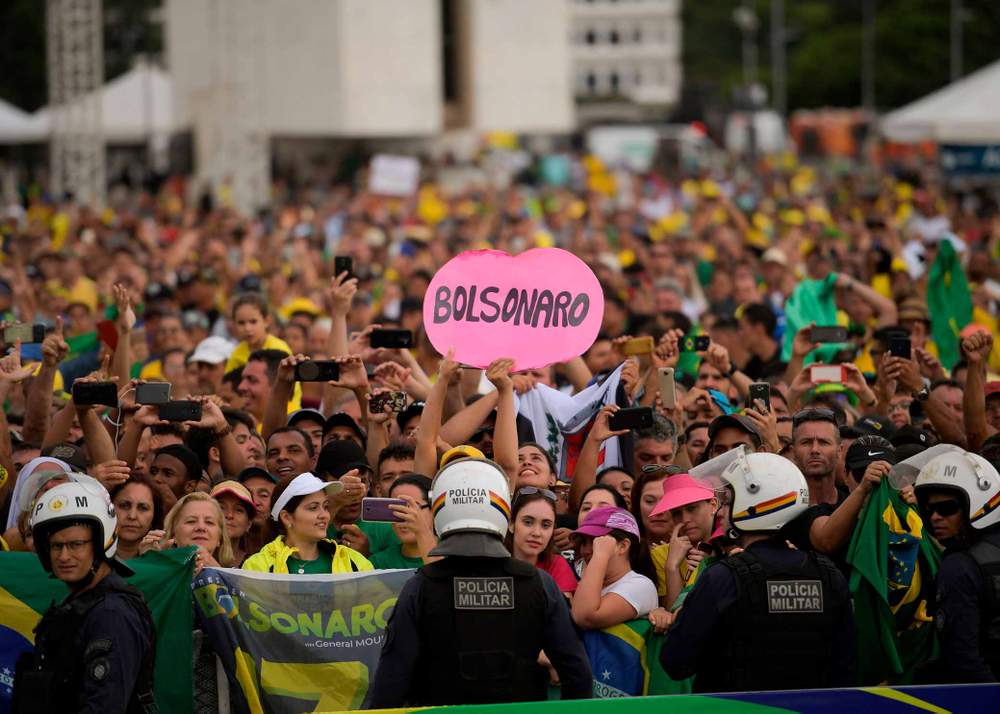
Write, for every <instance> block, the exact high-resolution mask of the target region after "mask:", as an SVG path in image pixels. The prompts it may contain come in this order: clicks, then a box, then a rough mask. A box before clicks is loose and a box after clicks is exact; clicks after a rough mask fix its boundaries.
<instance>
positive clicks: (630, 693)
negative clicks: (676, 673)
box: [583, 618, 691, 699]
mask: <svg viewBox="0 0 1000 714" xmlns="http://www.w3.org/2000/svg"><path fill="white" fill-rule="evenodd" d="M664 639H665V638H664V636H663V635H657V634H655V633H654V632H653V626H652V625H651V624H650V623H649V620H647V619H644V618H641V619H636V620H629V621H628V622H625V623H622V624H621V625H615V626H614V627H608V628H605V629H603V630H587V631H585V632H584V633H583V645H584V648H586V650H587V658H588V659H589V660H590V669H591V671H593V673H594V696H595V697H597V698H601V699H610V698H615V697H639V696H646V695H653V694H688V693H690V692H691V680H690V679H686V680H684V681H681V682H676V681H674V680H672V679H671V678H670V677H669V676H667V673H666V672H664V671H663V667H662V666H661V665H660V649H661V648H662V647H663V642H664Z"/></svg>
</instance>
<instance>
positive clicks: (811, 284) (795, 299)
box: [781, 273, 844, 364]
mask: <svg viewBox="0 0 1000 714" xmlns="http://www.w3.org/2000/svg"><path fill="white" fill-rule="evenodd" d="M836 282H837V274H836V273H830V274H829V275H827V276H826V277H825V278H823V279H822V280H803V281H802V282H801V283H799V284H798V285H796V286H795V290H793V291H792V294H791V295H789V296H788V299H787V300H786V301H785V342H784V345H783V346H782V348H781V359H782V361H783V362H788V361H789V360H790V359H791V358H792V342H794V340H795V334H796V333H797V332H798V331H799V330H801V329H802V328H803V327H807V326H808V325H809V324H810V323H813V322H815V323H816V324H817V325H819V326H821V327H828V326H833V325H836V324H837V303H836V300H834V294H833V288H834V285H835V284H836ZM843 347H844V345H833V344H825V345H823V346H822V347H820V348H818V349H815V350H813V351H812V352H810V353H809V354H808V355H807V356H806V364H808V363H810V362H823V361H826V360H827V358H830V357H832V356H833V355H835V354H836V353H837V352H839V351H840V350H841V349H843Z"/></svg>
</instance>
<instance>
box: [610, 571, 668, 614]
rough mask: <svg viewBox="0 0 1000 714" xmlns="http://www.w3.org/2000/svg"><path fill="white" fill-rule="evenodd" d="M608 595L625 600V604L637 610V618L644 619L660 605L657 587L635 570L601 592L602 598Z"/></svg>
mask: <svg viewBox="0 0 1000 714" xmlns="http://www.w3.org/2000/svg"><path fill="white" fill-rule="evenodd" d="M608 593H614V594H615V595H618V596H619V597H621V598H624V600H625V602H627V603H628V604H629V605H631V606H632V607H633V608H635V616H636V617H644V616H645V615H648V614H649V612H650V610H654V609H656V608H657V607H659V605H660V601H659V599H658V598H657V596H656V585H655V584H654V583H653V581H652V580H650V579H649V578H647V577H646V576H645V575H639V573H637V572H635V571H634V570H630V571H628V572H627V573H625V575H624V576H623V577H621V578H619V579H618V580H616V581H615V582H613V583H611V584H610V585H608V586H607V587H606V588H604V589H603V590H601V597H604V596H605V595H607V594H608Z"/></svg>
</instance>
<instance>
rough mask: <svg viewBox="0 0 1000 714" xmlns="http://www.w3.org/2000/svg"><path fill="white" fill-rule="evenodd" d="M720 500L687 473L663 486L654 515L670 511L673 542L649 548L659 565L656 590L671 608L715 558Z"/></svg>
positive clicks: (674, 607)
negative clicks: (716, 518)
mask: <svg viewBox="0 0 1000 714" xmlns="http://www.w3.org/2000/svg"><path fill="white" fill-rule="evenodd" d="M718 510H719V500H718V499H717V498H716V497H715V491H713V490H712V489H711V488H708V487H707V486H706V485H705V484H703V483H702V482H701V481H698V480H697V479H695V478H693V477H692V476H689V475H688V474H679V475H677V476H671V477H670V478H668V479H667V480H666V482H665V483H664V486H663V498H661V499H660V502H659V503H658V504H656V507H655V508H654V509H653V510H652V511H651V512H650V515H651V516H656V515H658V514H660V513H669V514H670V519H671V520H672V521H673V523H674V530H673V532H672V534H671V537H670V543H664V544H661V545H657V546H654V547H653V548H652V549H651V550H650V557H651V558H652V561H653V566H654V567H655V568H656V590H657V592H658V593H659V595H660V598H661V602H662V604H663V606H664V607H666V608H667V609H668V610H676V609H677V608H678V607H680V605H681V604H682V603H683V601H684V600H683V598H682V597H680V596H681V594H682V593H683V594H684V595H686V594H687V592H688V591H689V590H690V589H691V588H692V587H693V586H694V583H695V581H696V580H697V578H698V576H699V575H700V574H701V573H702V572H703V571H704V568H705V567H707V566H708V565H709V564H711V563H712V562H714V561H715V559H716V557H717V556H718V551H717V549H716V548H715V546H714V545H712V544H711V543H710V542H709V541H710V540H711V538H712V531H713V527H714V524H715V513H716V511H718Z"/></svg>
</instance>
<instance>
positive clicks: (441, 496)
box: [430, 458, 510, 557]
mask: <svg viewBox="0 0 1000 714" xmlns="http://www.w3.org/2000/svg"><path fill="white" fill-rule="evenodd" d="M430 496H431V509H432V513H433V515H434V529H435V530H436V531H437V534H438V536H439V537H440V538H441V539H442V542H441V544H440V545H439V546H438V547H437V548H435V549H434V550H433V551H431V552H432V553H433V554H434V555H482V556H489V557H507V556H508V555H509V553H508V552H507V550H506V549H505V548H504V547H503V544H502V542H501V541H502V540H503V537H504V536H505V535H506V533H507V525H508V523H509V522H510V487H509V486H508V481H507V474H506V473H504V471H503V469H501V468H500V467H499V466H498V465H497V464H495V463H494V462H492V461H489V460H487V459H477V458H465V459H458V460H455V461H450V462H448V463H447V464H446V465H445V467H444V468H442V469H441V470H440V471H438V473H437V476H435V477H434V482H433V483H432V484H431V493H430ZM466 536H474V537H466Z"/></svg>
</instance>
